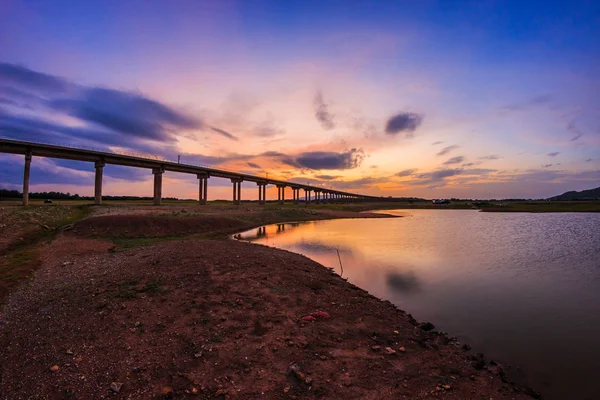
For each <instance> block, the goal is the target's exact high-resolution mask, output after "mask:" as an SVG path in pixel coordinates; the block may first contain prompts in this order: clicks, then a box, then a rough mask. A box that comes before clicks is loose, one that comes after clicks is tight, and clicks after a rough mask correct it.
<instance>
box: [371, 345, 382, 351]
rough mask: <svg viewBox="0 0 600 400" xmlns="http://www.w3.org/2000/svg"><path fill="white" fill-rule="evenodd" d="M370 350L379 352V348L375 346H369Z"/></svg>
mask: <svg viewBox="0 0 600 400" xmlns="http://www.w3.org/2000/svg"><path fill="white" fill-rule="evenodd" d="M371 350H373V351H379V350H381V346H377V345H375V346H371Z"/></svg>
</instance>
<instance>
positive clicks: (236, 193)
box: [231, 179, 242, 206]
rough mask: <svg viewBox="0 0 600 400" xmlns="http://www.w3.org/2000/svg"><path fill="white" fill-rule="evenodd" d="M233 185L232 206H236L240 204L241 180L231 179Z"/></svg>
mask: <svg viewBox="0 0 600 400" xmlns="http://www.w3.org/2000/svg"><path fill="white" fill-rule="evenodd" d="M231 183H233V204H235V205H236V206H238V205H240V204H241V203H242V179H231Z"/></svg>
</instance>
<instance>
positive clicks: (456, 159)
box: [444, 156, 465, 165]
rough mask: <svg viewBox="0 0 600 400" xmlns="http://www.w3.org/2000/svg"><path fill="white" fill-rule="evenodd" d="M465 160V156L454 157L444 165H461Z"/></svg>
mask: <svg viewBox="0 0 600 400" xmlns="http://www.w3.org/2000/svg"><path fill="white" fill-rule="evenodd" d="M464 160H465V158H464V157H463V156H456V157H452V158H450V159H448V160H446V161H445V162H444V165H452V164H460V163H461V162H463V161H464Z"/></svg>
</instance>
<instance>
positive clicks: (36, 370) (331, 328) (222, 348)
mask: <svg viewBox="0 0 600 400" xmlns="http://www.w3.org/2000/svg"><path fill="white" fill-rule="evenodd" d="M84 222H85V221H84ZM96 222H97V221H96ZM223 223H224V224H225V225H227V223H226V222H223ZM86 224H87V225H86ZM83 226H94V227H98V226H99V225H97V224H96V223H95V222H93V221H92V220H88V221H87V222H85V223H82V224H81V227H83ZM82 230H83V228H81V229H79V228H76V229H75V231H76V233H67V234H62V235H61V236H60V237H59V238H58V240H56V241H55V242H54V243H53V244H51V245H48V246H47V247H46V248H45V249H44V250H45V254H46V258H45V263H44V266H43V267H42V268H41V269H40V270H39V271H38V273H37V274H36V277H35V279H34V280H33V281H32V282H31V283H30V284H29V285H28V286H24V287H22V288H21V289H20V290H18V291H17V292H15V293H13V295H11V297H10V299H9V301H8V303H7V305H6V307H5V309H4V315H3V316H1V317H0V374H1V375H0V393H2V395H1V398H2V399H30V398H43V399H45V398H48V399H60V398H76V399H92V398H94V399H97V398H109V397H110V398H131V399H148V398H200V399H214V398H232V399H233V398H235V399H255V398H256V399H286V398H325V399H341V398H343V399H398V398H407V399H415V398H455V399H480V398H481V399H489V398H494V399H498V398H507V399H524V398H529V397H528V396H527V395H526V394H524V393H523V392H520V391H517V390H516V389H515V388H514V386H512V385H510V384H508V383H504V382H503V379H502V376H501V375H502V373H501V370H499V369H498V367H492V366H489V365H486V364H485V363H484V362H483V360H482V359H481V358H478V357H474V356H473V355H471V354H469V353H468V352H466V351H464V350H462V349H460V348H459V346H458V345H457V344H455V343H454V342H452V341H450V340H449V339H448V338H447V337H446V336H443V335H440V334H438V333H435V332H426V331H425V330H423V329H421V328H420V327H418V326H416V325H415V321H414V320H412V318H410V316H408V315H406V314H405V313H404V312H402V311H400V310H398V309H396V308H395V307H394V306H393V305H392V304H391V303H389V302H384V301H381V300H379V299H377V298H375V297H373V296H371V295H369V294H368V293H366V292H364V291H363V290H361V289H359V288H357V287H355V286H353V285H351V284H349V283H347V282H345V281H344V280H343V279H342V278H340V277H339V276H337V275H335V274H333V273H332V272H331V271H329V270H328V269H326V268H324V267H323V266H321V265H319V264H317V263H315V262H313V261H311V260H309V259H307V258H305V257H303V256H300V255H297V254H293V253H289V252H286V251H281V250H276V249H271V248H267V247H263V246H259V245H254V244H248V243H241V242H234V241H223V240H221V241H217V240H200V239H184V240H179V241H170V242H163V243H159V244H155V245H153V246H148V247H141V248H134V249H129V250H126V251H122V252H108V251H107V250H109V248H111V247H112V244H111V243H109V242H106V241H102V240H92V239H86V238H84V237H82V235H83V234H84V233H85V235H86V236H87V235H89V234H92V232H91V231H89V232H88V231H86V232H83V231H82ZM94 231H96V229H94ZM74 247H77V248H79V249H84V250H80V252H79V253H80V254H73V253H72V252H71V249H72V248H74ZM315 311H324V312H326V313H328V314H329V315H330V318H329V319H319V320H317V321H316V322H310V323H300V322H299V320H300V318H301V317H304V316H306V315H309V314H311V313H314V312H315ZM386 348H389V349H390V350H387V349H386ZM401 348H403V349H404V351H401V350H400V349H401ZM53 366H58V370H57V371H55V372H52V371H51V367H53ZM112 382H115V383H122V386H121V387H120V390H119V392H118V393H116V392H115V391H114V390H111V383H112ZM113 387H114V388H115V389H116V388H117V387H118V385H116V386H113Z"/></svg>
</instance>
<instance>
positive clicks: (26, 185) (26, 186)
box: [23, 152, 31, 206]
mask: <svg viewBox="0 0 600 400" xmlns="http://www.w3.org/2000/svg"><path fill="white" fill-rule="evenodd" d="M30 171H31V152H27V154H25V168H24V169H23V205H24V206H28V205H29V174H30Z"/></svg>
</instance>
